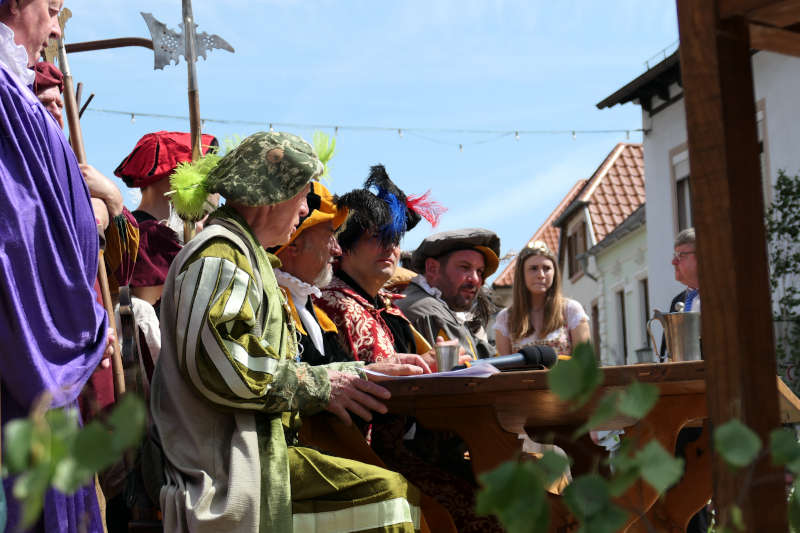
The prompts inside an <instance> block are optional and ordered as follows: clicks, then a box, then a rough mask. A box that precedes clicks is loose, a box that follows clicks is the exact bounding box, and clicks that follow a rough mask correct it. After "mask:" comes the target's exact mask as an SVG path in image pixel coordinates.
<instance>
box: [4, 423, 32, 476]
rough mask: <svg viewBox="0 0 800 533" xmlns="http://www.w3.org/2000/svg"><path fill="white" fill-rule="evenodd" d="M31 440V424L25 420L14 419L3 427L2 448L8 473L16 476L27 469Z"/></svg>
mask: <svg viewBox="0 0 800 533" xmlns="http://www.w3.org/2000/svg"><path fill="white" fill-rule="evenodd" d="M32 440H33V424H32V423H31V421H30V420H27V419H16V420H12V421H11V422H8V423H7V424H6V425H5V434H4V435H3V447H4V448H5V450H4V451H5V455H4V457H3V459H4V460H5V465H4V466H7V467H8V470H9V472H11V473H12V474H16V473H18V472H22V471H23V470H25V468H27V466H28V462H29V460H30V454H31V441H32Z"/></svg>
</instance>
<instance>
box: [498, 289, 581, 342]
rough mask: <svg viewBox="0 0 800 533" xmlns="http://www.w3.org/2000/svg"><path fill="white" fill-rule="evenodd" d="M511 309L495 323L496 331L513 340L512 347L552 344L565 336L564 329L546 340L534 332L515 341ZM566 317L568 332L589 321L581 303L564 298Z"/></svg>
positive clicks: (500, 315) (501, 314) (558, 330)
mask: <svg viewBox="0 0 800 533" xmlns="http://www.w3.org/2000/svg"><path fill="white" fill-rule="evenodd" d="M508 310H509V308H508V307H506V308H505V309H503V310H502V311H500V312H499V313H498V314H497V318H495V322H494V329H496V330H497V331H499V332H500V333H502V334H503V336H505V337H506V338H508V339H509V340H511V344H512V346H525V345H528V344H550V343H555V342H558V340H559V338H560V337H561V336H562V335H563V333H564V332H563V331H562V328H558V329H556V330H554V331H551V332H550V333H549V334H548V335H547V336H546V337H545V338H539V337H538V336H537V334H536V333H535V332H534V333H533V334H531V335H528V336H527V337H524V338H522V339H519V340H514V339H512V338H511V331H510V328H509V325H508V320H509V319H508V316H509V311H508ZM564 315H565V318H566V321H567V330H568V332H569V331H572V330H573V329H575V328H577V327H578V326H579V325H580V323H581V322H583V321H587V322H588V321H589V316H588V315H587V314H586V311H584V310H583V306H582V305H581V304H580V302H577V301H575V300H572V299H570V298H564Z"/></svg>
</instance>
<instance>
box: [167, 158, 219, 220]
mask: <svg viewBox="0 0 800 533" xmlns="http://www.w3.org/2000/svg"><path fill="white" fill-rule="evenodd" d="M219 160H220V156H218V155H217V154H211V153H209V154H207V155H205V156H203V157H201V158H200V159H198V160H197V161H195V162H193V163H189V162H186V163H180V164H179V165H178V166H177V167H175V171H174V172H173V173H172V175H171V176H170V178H169V183H170V188H171V189H172V190H171V191H170V192H169V193H168V194H169V195H170V196H171V199H172V205H174V206H175V211H177V212H178V215H179V216H180V217H181V218H182V219H183V220H188V221H197V220H200V219H201V218H203V217H204V216H205V215H206V210H205V205H206V199H207V198H208V191H207V190H206V183H205V182H206V176H208V173H209V172H211V170H212V169H213V168H214V167H215V166H217V163H218V162H219Z"/></svg>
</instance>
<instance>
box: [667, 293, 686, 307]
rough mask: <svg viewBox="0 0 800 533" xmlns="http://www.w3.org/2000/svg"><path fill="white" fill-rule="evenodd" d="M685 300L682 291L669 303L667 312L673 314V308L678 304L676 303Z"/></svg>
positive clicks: (684, 294)
mask: <svg viewBox="0 0 800 533" xmlns="http://www.w3.org/2000/svg"><path fill="white" fill-rule="evenodd" d="M685 300H686V289H683V290H682V291H681V292H679V293H678V294H676V295H675V297H674V298H673V299H672V301H671V302H670V303H669V312H670V313H672V312H674V311H675V310H676V309H675V306H676V305H677V304H678V302H683V301H685Z"/></svg>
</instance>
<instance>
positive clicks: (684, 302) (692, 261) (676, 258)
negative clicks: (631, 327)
mask: <svg viewBox="0 0 800 533" xmlns="http://www.w3.org/2000/svg"><path fill="white" fill-rule="evenodd" d="M672 266H673V267H675V279H676V280H677V281H678V282H680V283H682V284H684V285H686V289H684V290H683V291H681V292H680V293H678V294H677V295H676V296H675V298H673V299H672V302H671V303H670V306H669V312H670V313H680V312H685V313H688V312H692V311H694V312H699V311H700V292H699V287H700V283H699V278H698V275H697V253H696V249H695V234H694V228H686V229H685V230H683V231H681V232H680V233H678V236H677V237H675V252H674V253H673V255H672ZM665 347H666V342H665V340H664V338H663V337H662V338H661V353H662V354H665ZM666 357H667V355H666V354H665V355H664V358H665V360H666ZM702 431H703V430H702V428H684V429H682V430H681V432H680V433H679V434H678V442H677V444H676V446H675V450H676V454H677V455H679V456H683V455H684V452H685V449H686V446H687V445H688V444H689V443H690V442H693V441H696V440H697V439H699V438H700V435H701V433H702ZM708 526H709V517H708V511H707V510H706V508H705V507H704V508H703V509H701V510H700V511H698V512H697V514H695V515H694V516H693V517H692V519H691V521H690V522H689V526H688V527H687V528H686V531H687V533H700V532H702V533H705V532H706V531H708Z"/></svg>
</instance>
